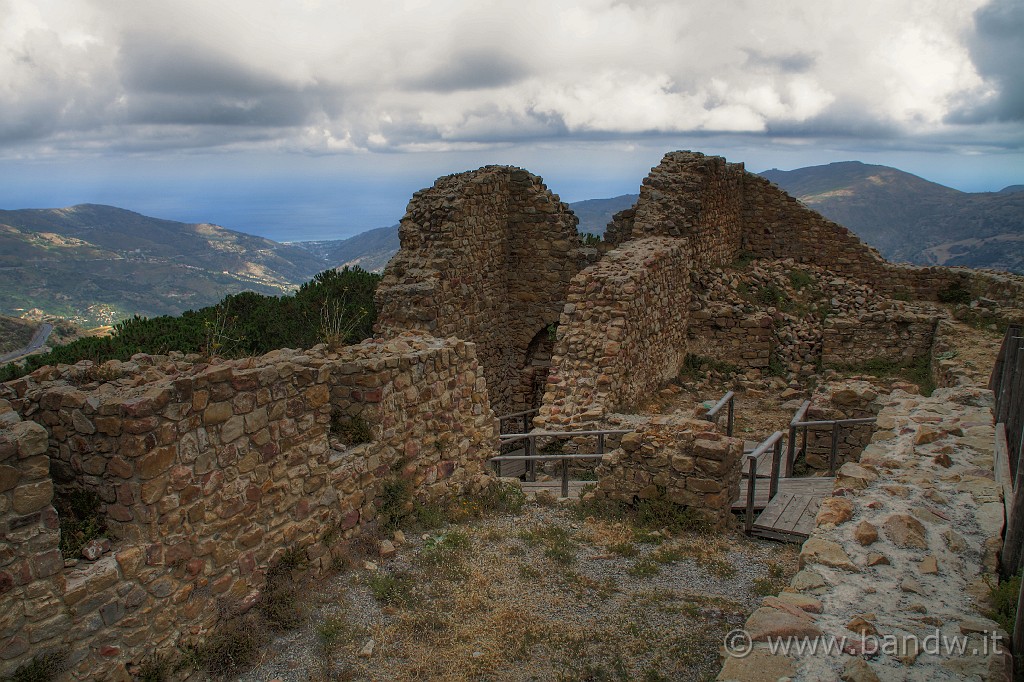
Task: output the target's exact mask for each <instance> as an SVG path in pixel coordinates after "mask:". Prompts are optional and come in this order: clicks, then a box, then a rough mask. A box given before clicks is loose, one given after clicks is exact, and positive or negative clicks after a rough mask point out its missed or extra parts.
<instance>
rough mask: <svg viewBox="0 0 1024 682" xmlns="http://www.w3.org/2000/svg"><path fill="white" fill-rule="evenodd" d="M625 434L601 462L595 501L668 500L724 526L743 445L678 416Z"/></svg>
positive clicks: (654, 420)
mask: <svg viewBox="0 0 1024 682" xmlns="http://www.w3.org/2000/svg"><path fill="white" fill-rule="evenodd" d="M629 428H631V429H633V432H632V433H628V434H626V435H625V436H623V437H622V440H621V442H620V444H619V447H618V448H616V449H615V450H613V451H612V452H610V453H608V454H607V455H605V457H604V458H603V459H602V460H601V464H600V466H598V468H597V474H598V476H599V477H600V480H599V482H598V484H597V488H596V489H595V490H594V494H595V496H597V497H599V498H607V499H611V500H617V501H620V502H626V503H629V504H632V503H634V502H636V501H638V500H658V499H667V500H669V501H671V502H673V503H675V504H679V505H683V506H685V507H688V508H690V509H692V510H693V511H694V513H695V514H698V515H700V516H702V517H703V518H704V520H706V521H707V522H709V523H711V524H714V525H718V526H724V525H725V524H726V523H727V521H728V519H729V517H730V508H731V506H732V501H733V500H734V499H736V497H737V496H738V495H739V480H740V460H741V458H742V457H743V440H742V439H741V438H729V437H728V436H724V435H722V434H721V433H718V432H717V431H716V430H715V427H714V426H713V425H712V424H710V423H708V422H705V421H698V420H692V419H686V418H684V417H679V416H664V417H653V418H649V419H648V420H646V421H645V422H644V423H641V424H637V423H636V422H635V420H631V421H630V422H629Z"/></svg>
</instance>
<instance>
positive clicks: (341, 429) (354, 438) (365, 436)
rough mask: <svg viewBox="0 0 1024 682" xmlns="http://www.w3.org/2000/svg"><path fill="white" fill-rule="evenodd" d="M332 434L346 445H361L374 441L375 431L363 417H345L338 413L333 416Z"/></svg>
mask: <svg viewBox="0 0 1024 682" xmlns="http://www.w3.org/2000/svg"><path fill="white" fill-rule="evenodd" d="M331 433H333V434H334V435H336V436H337V437H338V438H340V439H341V440H342V442H344V443H345V445H361V444H363V443H369V442H372V441H373V429H372V428H371V427H370V425H369V424H368V423H366V420H365V419H363V417H362V415H358V414H357V415H356V416H354V417H348V418H346V417H344V416H343V415H341V414H340V413H338V412H335V413H333V414H332V415H331Z"/></svg>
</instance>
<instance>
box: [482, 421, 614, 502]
mask: <svg viewBox="0 0 1024 682" xmlns="http://www.w3.org/2000/svg"><path fill="white" fill-rule="evenodd" d="M626 433H632V431H631V430H630V429H599V430H594V431H531V432H529V433H508V434H502V435H501V436H500V438H501V443H502V445H505V444H506V443H515V442H519V441H526V447H525V450H524V453H525V454H522V455H498V456H497V457H491V459H490V460H489V461H491V462H493V463H494V471H495V473H496V474H497V475H498V476H501V463H502V462H526V465H527V468H526V473H527V476H528V477H529V480H530V481H535V480H536V478H537V471H536V463H537V462H540V461H550V460H560V461H561V462H562V471H561V474H562V497H568V496H569V461H570V460H575V459H581V460H582V459H601V458H602V457H604V454H605V452H604V450H605V436H609V435H622V434H626ZM579 436H596V437H597V452H594V453H584V454H580V453H574V454H561V453H542V454H537V439H538V438H545V439H546V438H576V437H579Z"/></svg>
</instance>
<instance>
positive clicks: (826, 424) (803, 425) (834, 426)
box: [786, 400, 877, 478]
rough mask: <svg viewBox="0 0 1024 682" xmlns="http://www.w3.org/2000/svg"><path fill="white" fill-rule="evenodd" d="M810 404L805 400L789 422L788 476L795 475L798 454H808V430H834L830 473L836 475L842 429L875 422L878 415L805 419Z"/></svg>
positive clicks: (830, 454) (829, 462)
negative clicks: (798, 433)
mask: <svg viewBox="0 0 1024 682" xmlns="http://www.w3.org/2000/svg"><path fill="white" fill-rule="evenodd" d="M810 406H811V401H810V400H806V401H804V404H803V405H801V406H800V409H798V410H797V411H796V414H795V415H793V419H792V421H790V422H789V438H788V440H787V443H786V478H789V477H791V476H792V475H793V465H794V463H795V462H796V458H797V456H798V455H803V456H804V457H806V456H807V432H808V430H818V431H820V430H823V429H831V430H832V446H831V448H830V451H829V457H828V475H829V476H834V475H835V473H836V458H837V455H838V453H839V431H840V429H842V428H844V427H848V426H857V425H859V424H874V423H875V421H876V419H877V418H876V417H860V418H857V419H817V420H813V421H805V420H804V417H805V416H806V415H807V408H809V407H810ZM797 432H800V434H801V436H802V440H801V445H800V448H799V449H798V448H797V447H796V437H797Z"/></svg>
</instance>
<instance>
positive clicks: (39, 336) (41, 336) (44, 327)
mask: <svg viewBox="0 0 1024 682" xmlns="http://www.w3.org/2000/svg"><path fill="white" fill-rule="evenodd" d="M52 331H53V325H52V324H46V323H45V322H44V323H43V324H41V325H40V326H39V329H37V330H36V333H35V334H33V335H32V340H31V341H29V342H28V345H27V346H25V347H23V348H19V349H18V350H15V351H11V352H10V353H7V354H6V355H0V365H3V364H6V363H8V362H11V361H13V360H17V359H18V358H20V357H22V356H25V355H28V354H29V353H34V352H36V351H37V350H39V349H40V348H42V347H43V344H44V343H46V340H47V339H48V338H50V332H52Z"/></svg>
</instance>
